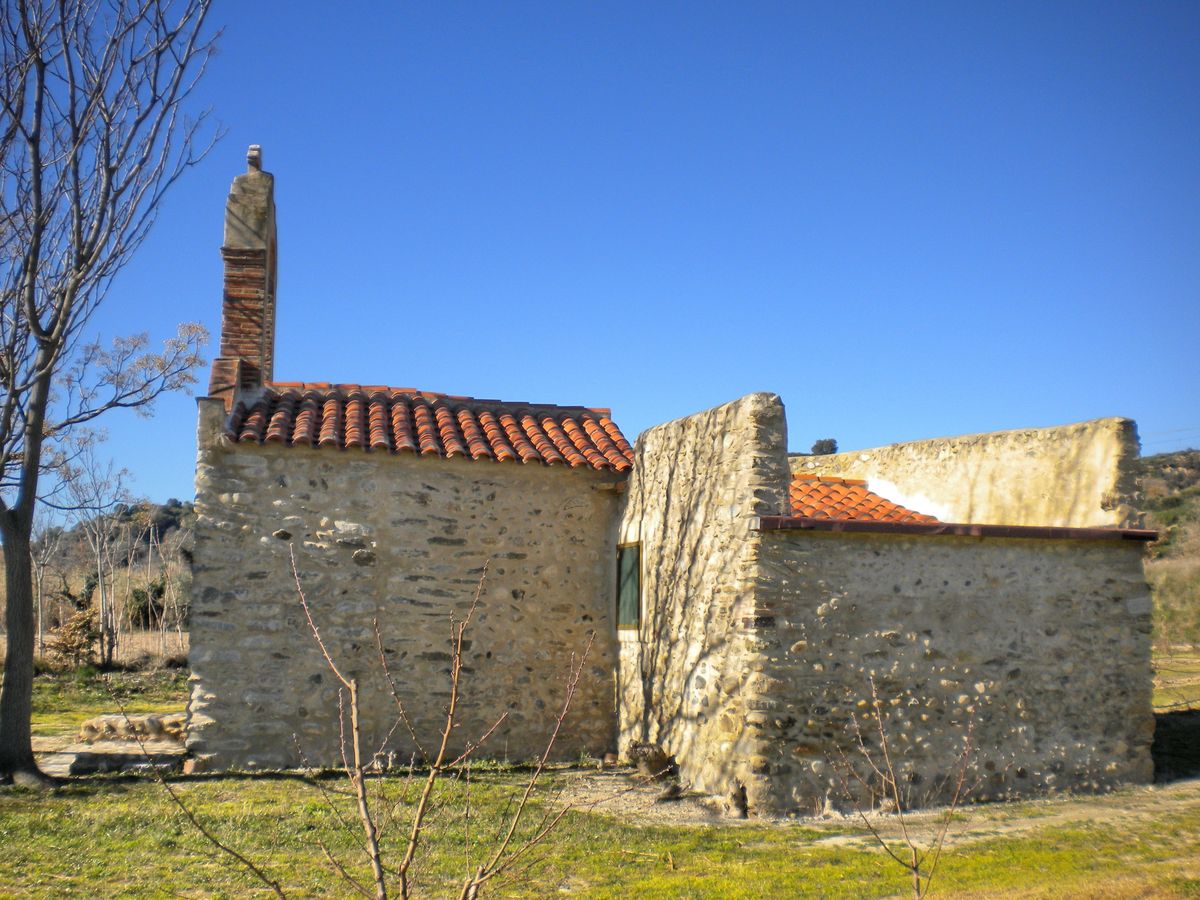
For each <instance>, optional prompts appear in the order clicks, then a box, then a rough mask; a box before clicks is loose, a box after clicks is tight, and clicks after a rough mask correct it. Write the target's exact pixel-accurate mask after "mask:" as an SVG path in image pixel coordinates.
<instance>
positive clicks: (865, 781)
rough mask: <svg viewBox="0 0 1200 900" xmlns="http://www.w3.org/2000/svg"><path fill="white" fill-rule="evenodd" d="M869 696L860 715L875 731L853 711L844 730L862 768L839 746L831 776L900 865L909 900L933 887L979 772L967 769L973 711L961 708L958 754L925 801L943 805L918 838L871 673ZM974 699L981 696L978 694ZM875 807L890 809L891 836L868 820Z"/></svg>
mask: <svg viewBox="0 0 1200 900" xmlns="http://www.w3.org/2000/svg"><path fill="white" fill-rule="evenodd" d="M869 683H870V685H871V700H870V702H869V705H868V704H867V703H866V702H864V703H863V704H862V705H863V706H866V707H867V711H866V712H865V713H863V717H864V718H865V719H866V720H868V721H869V722H870V723H871V724H872V725H873V726H874V728H873V729H871V730H872V731H873V732H874V734H864V733H863V730H862V726H861V725H860V724H859V721H858V716H857V715H856V714H852V715H851V717H850V722H849V724H850V727H849V731H850V733H851V734H853V736H854V740H855V744H856V749H857V751H858V758H859V760H860V761H861V762H865V764H866V766H865V769H866V771H865V773H862V774H860V772H859V769H860V768H861V767H860V766H856V765H855V764H854V762H853V761H852V760H851V759H850V758H849V757H847V756H846V754H845V753H844V752H843V751H841V750H840V749H839V750H838V751H837V757H836V759H831V760H830V762H832V763H833V769H834V773H835V776H836V777H837V779H838V780H839V782H840V784H841V788H842V792H843V794H844V796H845V799H846V800H848V801H849V802H850V803H851V804H852V805H853V807H854V810H855V812H856V813H858V816H859V818H860V819H861V820H862V822H863V824H864V825H866V827H867V830H868V831H869V832H870V833H871V838H872V839H873V840H874V842H875V844H876V845H877V846H878V847H879V848H880V849H881V850H883V852H884V853H885V854H886V855H887V856H888V857H889V858H890V859H891V860H892V861H893V862H895V863H896V864H897V865H899V866H900V867H901V868H903V869H904V871H905V872H906V874H907V875H908V878H909V883H910V885H911V887H912V895H913V898H914V900H921V898H922V897H927V896H929V893H930V891H931V890H932V889H933V877H934V875H935V874H936V873H937V867H938V863H939V862H940V861H941V857H942V850H943V849H944V848H945V845H946V836H947V834H948V833H949V831H950V824H951V822H953V820H954V811H955V810H956V809H958V807H959V805H960V804H962V803H963V802H964V801H966V800H967V798H968V797H969V796H970V795H971V793H972V792H973V791H974V789H975V787H976V786H977V784H978V780H979V779H978V777H977V776H976V775H975V774H974V773H973V772H972V757H973V755H974V752H975V741H974V736H975V714H974V707H967V709H966V710H965V716H966V718H965V721H964V722H960V723H959V724H961V725H962V727H963V730H962V735H961V739H962V746H961V750H960V752H959V753H958V755H957V759H956V760H955V761H954V764H953V765H952V766H951V767H950V771H949V772H948V773H947V774H946V775H945V777H944V778H943V779H941V780H940V781H938V782H936V783H935V784H934V785H933V786H932V788H930V790H929V791H928V792H927V795H926V800H928V801H932V802H935V803H939V804H941V805H942V806H943V808H942V809H941V811H940V812H939V813H938V814H937V815H936V817H935V818H934V820H933V822H932V826H933V833H932V835H929V836H928V837H927V840H922V836H921V835H919V834H918V833H917V831H916V829H915V828H914V825H913V822H912V821H911V819H910V818H909V812H910V810H911V809H912V807H913V797H912V795H911V794H912V785H913V781H914V779H913V778H912V777H911V776H912V774H913V773H912V772H911V771H908V772H905V771H904V770H903V767H902V763H901V761H900V760H899V759H898V757H897V754H896V749H895V747H894V744H895V741H894V740H893V739H892V737H891V736H890V734H889V732H890V727H889V723H891V724H894V723H893V722H892V718H891V715H890V713H889V704H888V703H885V702H884V701H883V700H881V699H880V696H879V689H878V688H877V687H876V684H875V677H874V676H870V678H869ZM977 699H982V697H979V698H977ZM875 809H882V810H888V811H890V812H892V813H894V814H895V817H896V818H895V822H896V825H897V827H898V832H899V833H898V836H897V839H895V840H889V838H888V837H887V836H886V835H885V834H884V833H883V830H882V829H881V828H880V827H879V826H880V825H881V823H880V822H878V821H874V820H872V818H871V817H870V816H869V815H868V813H869V812H871V811H874V810H875Z"/></svg>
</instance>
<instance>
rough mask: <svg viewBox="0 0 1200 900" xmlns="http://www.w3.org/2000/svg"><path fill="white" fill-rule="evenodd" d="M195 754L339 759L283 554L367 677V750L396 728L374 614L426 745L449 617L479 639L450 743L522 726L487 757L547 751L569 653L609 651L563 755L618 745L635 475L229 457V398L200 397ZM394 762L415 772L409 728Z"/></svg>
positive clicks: (341, 649) (583, 694)
mask: <svg viewBox="0 0 1200 900" xmlns="http://www.w3.org/2000/svg"><path fill="white" fill-rule="evenodd" d="M200 407H201V417H200V419H201V420H200V441H199V443H200V451H199V459H198V464H197V475H196V511H197V526H196V549H195V566H194V572H195V580H194V587H193V605H192V632H191V641H192V643H191V664H192V672H193V674H192V697H191V702H190V706H189V713H190V725H189V738H188V746H189V748H190V749H191V750H192V752H193V753H194V754H195V755H196V757H197V758H198V759H199V760H201V762H202V764H203V765H205V766H207V767H210V768H228V767H238V768H276V767H288V766H295V765H298V764H299V763H300V759H299V754H298V751H297V749H296V741H294V740H293V735H295V736H296V739H297V740H298V742H299V744H300V747H301V748H302V750H303V753H304V755H305V756H306V757H307V759H308V761H309V762H311V763H314V764H333V763H334V762H335V760H336V759H337V757H338V750H337V746H338V727H337V715H338V712H337V711H338V699H337V694H338V692H337V689H336V687H335V683H334V682H333V679H332V676H331V674H330V673H329V672H328V670H327V669H326V666H325V664H324V662H323V660H322V659H321V657H320V655H319V652H318V650H317V647H316V645H315V642H314V640H313V638H312V636H311V635H310V633H309V632H308V629H307V626H306V623H305V620H304V615H303V611H302V609H301V606H300V603H299V601H298V598H297V595H296V589H295V584H294V582H293V578H292V574H291V569H290V562H289V555H288V549H289V546H291V547H294V548H295V553H296V561H297V565H298V567H299V572H300V577H301V580H302V583H303V586H304V589H305V592H306V594H307V597H308V600H309V603H310V605H311V607H312V610H313V615H314V617H315V619H316V621H317V623H318V625H319V626H320V628H321V631H322V634H323V637H324V639H325V641H326V643H327V644H328V645H329V647H330V650H331V651H332V653H333V655H334V656H335V658H336V659H337V660H338V661H339V664H340V665H341V666H343V670H344V671H347V672H348V673H351V674H354V675H357V676H358V677H359V679H360V683H361V684H362V689H361V690H362V693H363V696H364V699H363V719H364V721H365V723H366V725H365V729H364V730H365V732H366V735H365V737H366V739H367V742H368V745H369V746H372V747H375V746H377V745H378V743H379V742H380V741H381V740H383V738H384V736H385V734H386V733H387V731H388V730H389V729H390V728H391V727H392V725H393V723H394V722H395V720H396V713H395V707H394V705H393V701H392V699H391V697H390V696H389V695H388V693H387V691H386V687H385V684H384V682H383V679H382V676H381V673H380V671H379V666H378V661H377V652H376V650H375V638H374V635H373V629H372V625H371V622H372V619H373V618H377V619H378V621H379V627H380V630H381V632H382V637H383V643H384V647H385V649H386V653H387V657H388V660H389V666H390V668H391V671H392V673H393V675H394V676H395V677H396V679H397V681H398V684H399V688H400V692H401V695H402V697H403V699H404V701H405V704H406V707H407V711H408V715H409V718H410V719H411V721H412V723H413V726H414V728H415V731H416V733H417V735H418V737H419V738H420V739H421V741H422V743H423V744H424V745H425V746H427V747H428V746H429V745H431V744H433V745H434V746H436V744H435V743H434V735H435V734H436V733H437V732H438V730H439V729H440V727H441V724H442V722H443V710H444V707H445V704H446V702H447V699H448V696H449V675H448V672H449V660H450V657H449V634H450V614H451V613H452V612H453V613H455V614H457V615H459V616H461V615H463V614H464V613H465V611H466V610H467V608H468V606H469V605H470V602H471V597H472V594H473V593H474V591H475V588H476V584H477V582H478V580H479V577H480V572H481V569H482V567H483V565H484V562H485V560H490V569H489V572H488V577H487V580H486V583H485V585H484V588H483V592H482V598H481V601H480V605H479V611H478V614H477V616H476V619H475V622H474V623H473V625H472V626H471V629H470V631H469V632H468V635H467V637H468V641H469V647H468V649H467V652H466V660H465V665H466V669H465V673H464V677H463V695H464V696H463V701H462V705H461V707H460V710H461V713H460V717H459V721H460V723H461V725H460V727H459V728H458V729H457V731H456V732H455V734H456V736H457V737H456V739H455V741H454V747H455V748H458V749H461V747H462V744H463V742H464V741H466V740H470V739H474V738H477V737H478V736H479V735H480V734H481V733H482V732H483V731H484V730H485V729H486V728H487V727H488V726H490V725H491V724H492V723H493V722H494V721H495V720H496V718H497V717H499V716H500V715H501V714H502V713H506V714H507V718H506V719H505V721H504V722H503V723H502V725H501V726H500V727H499V728H498V729H497V731H496V733H495V734H494V735H493V736H492V737H491V738H490V739H489V741H488V742H487V744H486V745H485V746H484V749H483V751H482V754H483V755H485V756H490V757H496V758H501V757H507V758H509V759H524V758H528V757H530V756H531V755H533V754H535V753H538V752H540V751H541V750H542V749H543V747H544V745H545V741H546V738H547V736H548V734H549V730H550V727H551V725H552V720H553V717H554V715H555V714H556V713H557V712H558V710H559V708H560V707H561V703H562V698H563V689H564V682H565V679H566V676H567V673H568V670H569V667H570V665H571V659H572V654H577V653H579V652H581V651H582V650H583V648H584V645H585V644H586V642H587V639H588V635H589V634H590V633H593V632H594V633H595V644H594V645H593V647H592V650H591V655H590V656H589V658H588V661H587V665H586V668H585V670H584V675H583V678H582V679H581V682H580V687H579V693H578V695H577V697H576V699H575V702H574V705H573V707H572V712H571V715H570V717H569V718H568V721H567V725H566V726H565V727H564V731H563V734H562V736H561V737H560V739H559V742H558V744H557V749H556V753H557V756H558V757H560V758H569V757H572V756H576V755H578V754H579V753H580V752H583V751H587V752H591V753H603V752H605V751H608V750H611V749H613V746H614V744H615V738H616V712H615V707H616V704H615V696H614V691H615V685H614V672H615V670H616V665H617V662H616V655H617V654H616V650H617V648H616V639H615V628H614V625H613V619H612V597H613V593H614V590H615V587H614V567H613V556H614V552H615V549H614V541H613V537H614V535H613V531H614V529H613V524H612V523H614V522H615V517H616V506H617V494H616V491H615V490H614V488H615V487H616V482H617V481H619V480H620V476H614V475H611V474H609V473H601V472H596V471H594V470H591V469H587V470H581V469H575V470H572V469H568V468H566V467H545V466H541V465H522V464H519V463H512V462H507V463H493V462H483V461H466V460H461V459H451V460H444V459H433V460H430V459H422V458H418V457H413V456H410V455H395V456H393V455H388V454H381V453H368V452H365V451H359V450H347V451H339V450H330V449H320V450H318V449H301V448H290V449H289V448H283V447H279V446H272V445H265V446H261V447H259V446H254V445H249V446H247V445H244V444H233V443H231V442H229V441H228V440H227V439H225V438H223V437H221V436H220V428H221V423H222V421H223V418H224V415H225V411H224V406H223V404H222V403H221V402H220V401H216V400H201V401H200ZM388 749H389V750H392V751H394V752H396V753H397V754H398V756H399V758H400V759H402V760H404V761H407V760H408V758H409V755H410V754H411V753H412V752H413V749H414V748H413V740H412V739H411V738H410V737H409V735H408V732H407V730H406V728H404V727H403V726H402V727H399V728H397V729H396V730H395V732H394V733H393V736H392V738H391V739H390V742H389V744H388Z"/></svg>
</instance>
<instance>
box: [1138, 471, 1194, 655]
mask: <svg viewBox="0 0 1200 900" xmlns="http://www.w3.org/2000/svg"><path fill="white" fill-rule="evenodd" d="M1140 467H1141V471H1140V473H1139V482H1140V497H1139V502H1138V505H1139V506H1140V508H1141V510H1142V512H1143V513H1144V515H1145V517H1146V527H1147V528H1153V529H1155V530H1157V531H1158V532H1159V539H1158V540H1157V541H1156V542H1155V543H1153V544H1151V545H1150V557H1149V559H1148V560H1147V561H1146V579H1147V580H1148V581H1149V582H1150V588H1151V591H1152V592H1153V594H1154V611H1155V617H1154V618H1155V623H1154V624H1155V640H1156V642H1157V643H1159V645H1160V646H1169V645H1174V644H1200V450H1180V451H1177V452H1175V453H1159V454H1157V455H1155V456H1147V457H1145V458H1143V459H1142V460H1140Z"/></svg>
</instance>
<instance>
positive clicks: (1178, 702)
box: [1153, 650, 1200, 712]
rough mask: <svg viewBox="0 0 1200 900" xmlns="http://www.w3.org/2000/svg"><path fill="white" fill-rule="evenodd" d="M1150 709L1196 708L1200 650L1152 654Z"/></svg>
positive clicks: (1198, 703)
mask: <svg viewBox="0 0 1200 900" xmlns="http://www.w3.org/2000/svg"><path fill="white" fill-rule="evenodd" d="M1153 703H1154V708H1155V710H1158V711H1160V712H1165V711H1167V710H1172V709H1200V651H1196V650H1193V651H1191V652H1183V651H1181V650H1175V651H1170V652H1162V653H1155V655H1154V698H1153Z"/></svg>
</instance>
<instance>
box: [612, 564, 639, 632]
mask: <svg viewBox="0 0 1200 900" xmlns="http://www.w3.org/2000/svg"><path fill="white" fill-rule="evenodd" d="M641 559H642V547H641V545H640V544H627V545H625V546H624V547H618V548H617V627H618V628H637V627H638V617H639V614H640V610H641V595H642V585H641V574H642V573H641V568H642V567H641Z"/></svg>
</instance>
